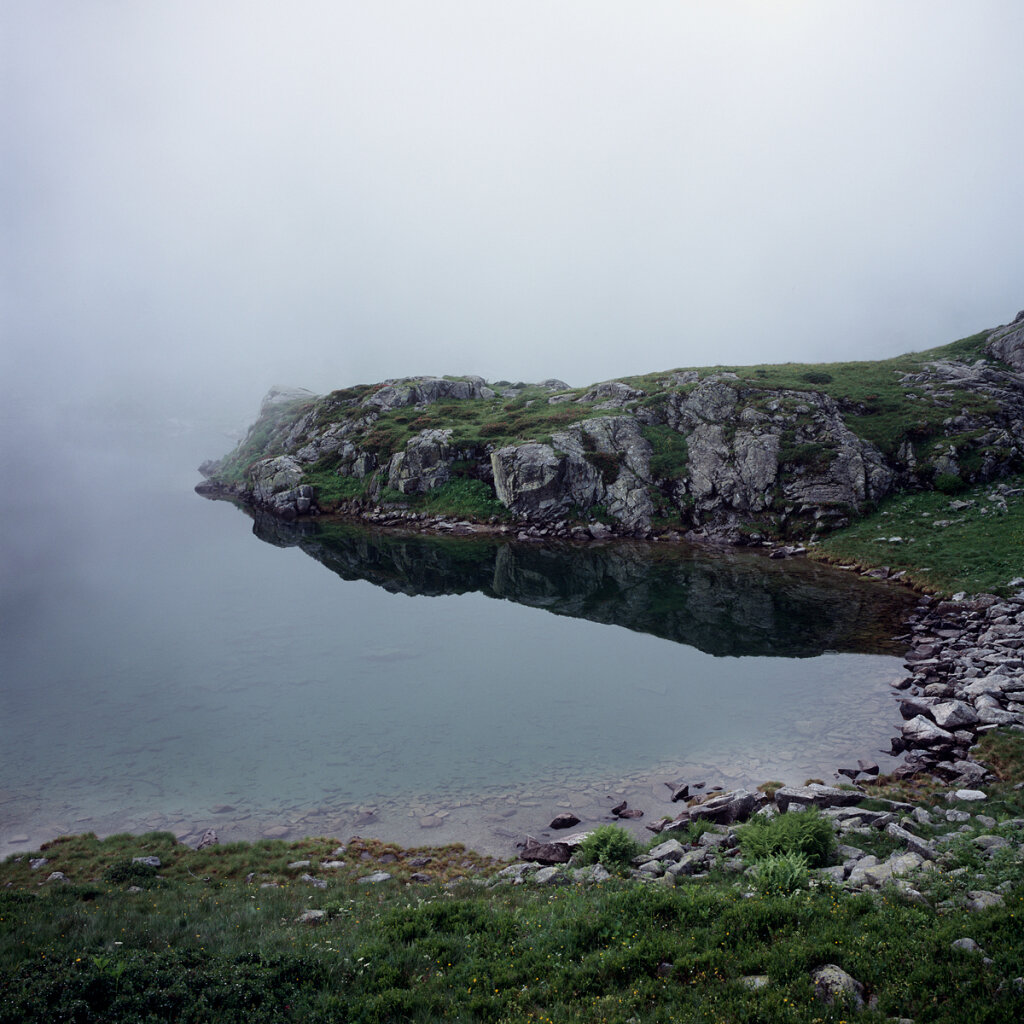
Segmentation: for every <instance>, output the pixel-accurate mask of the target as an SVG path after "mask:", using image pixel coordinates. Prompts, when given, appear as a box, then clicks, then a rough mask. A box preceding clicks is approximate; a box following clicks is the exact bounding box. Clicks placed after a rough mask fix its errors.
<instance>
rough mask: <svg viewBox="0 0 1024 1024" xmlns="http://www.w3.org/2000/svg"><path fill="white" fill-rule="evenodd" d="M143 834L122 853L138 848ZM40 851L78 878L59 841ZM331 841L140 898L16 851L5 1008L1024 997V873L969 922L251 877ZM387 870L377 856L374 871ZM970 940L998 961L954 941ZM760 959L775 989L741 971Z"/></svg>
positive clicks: (829, 892)
mask: <svg viewBox="0 0 1024 1024" xmlns="http://www.w3.org/2000/svg"><path fill="white" fill-rule="evenodd" d="M94 842H95V841H94ZM127 842H128V841H127V840H125V839H122V840H120V841H119V842H118V843H116V844H112V847H113V846H117V847H118V850H117V851H116V852H117V853H118V854H122V855H123V854H124V853H125V850H126V845H127ZM154 843H155V844H156V845H157V846H159V847H160V849H161V850H163V851H165V852H166V849H167V846H166V840H164V839H156V840H154V839H152V838H151V837H150V838H149V839H148V840H147V837H142V841H140V845H139V849H140V851H141V850H142V849H144V848H150V847H152V846H153V844H154ZM65 845H68V846H70V845H71V844H70V843H68V844H65ZM45 852H46V853H47V854H49V855H53V857H54V864H55V865H60V866H62V868H63V869H64V870H65V871H66V872H67V873H68V874H69V875H72V877H75V878H76V879H77V878H78V877H79V876H80V874H81V870H80V865H79V864H78V862H77V861H76V860H75V859H74V858H73V857H70V856H67V857H64V858H63V859H62V858H61V851H60V848H59V847H58V848H51V849H50V850H47V851H45ZM111 852H114V851H113V849H111ZM129 852H134V851H129ZM319 852H320V849H317V850H315V851H311V850H310V849H309V848H308V847H305V848H303V847H302V846H301V845H298V846H295V847H292V848H290V849H288V850H287V851H285V850H284V849H283V848H280V847H271V848H269V849H266V850H263V849H261V847H260V845H259V844H257V846H256V847H253V848H250V849H249V850H248V851H243V850H240V849H233V850H232V851H230V852H229V853H228V854H227V855H225V856H224V857H223V861H224V862H225V863H227V862H231V863H233V864H235V865H236V867H235V870H233V871H231V872H229V873H226V874H225V875H224V876H222V877H212V876H211V874H210V870H211V868H210V864H212V863H213V862H214V861H215V860H216V858H213V857H212V856H211V857H210V858H208V860H207V862H206V865H205V871H206V873H205V874H203V865H201V864H200V863H199V862H198V861H197V860H195V859H194V858H198V857H199V855H197V854H182V855H181V857H180V858H179V859H180V860H182V861H184V862H187V863H190V864H193V865H194V866H196V867H200V868H201V870H200V871H193V873H192V874H187V873H185V872H183V871H181V870H179V869H178V865H177V864H175V865H172V866H171V867H170V868H169V869H168V870H167V871H163V870H162V871H161V874H165V875H166V878H165V880H164V881H163V882H162V883H161V884H160V885H158V886H155V887H153V888H149V889H146V890H145V891H143V892H141V893H128V892H127V889H126V887H125V886H112V885H110V884H108V883H104V882H102V880H98V881H89V880H88V879H85V880H82V881H76V882H75V883H74V884H72V885H65V886H57V885H54V884H53V883H47V884H45V885H43V886H39V885H38V884H37V883H38V880H37V879H35V878H32V879H31V880H26V879H25V877H24V873H23V872H20V870H18V869H20V868H21V865H20V864H12V863H11V862H10V861H8V862H7V863H5V864H4V865H2V866H0V877H2V878H7V879H8V880H12V879H11V878H10V876H12V875H14V876H15V877H14V878H13V880H12V881H13V884H12V885H11V886H10V887H7V888H3V889H0V977H2V979H3V981H2V988H0V1022H2V1024H14V1022H18V1024H30V1022H34V1021H56V1020H73V1021H82V1022H100V1021H103V1022H106V1021H110V1022H113V1021H126V1020H139V1021H200V1020H204V1021H205V1020H216V1021H218V1022H221V1021H223V1022H235V1021H237V1022H243V1021H244V1022H246V1024H261V1022H271V1021H287V1020H294V1021H300V1020H301V1021H310V1022H327V1021H360V1022H361V1021H372V1022H386V1021H400V1020H401V1021H404V1020H409V1021H437V1020H442V1019H444V1020H453V1021H494V1022H503V1021H509V1022H511V1021H546V1022H552V1021H587V1022H590V1021H593V1022H599V1021H616V1022H619V1024H627V1022H628V1021H630V1020H631V1019H636V1020H640V1021H665V1022H669V1021H680V1022H683V1021H686V1022H690V1021H707V1022H709V1024H710V1022H717V1021H723V1020H728V1021H791V1022H794V1024H822V1022H824V1021H829V1022H833V1024H838V1022H839V1021H840V1020H851V1019H857V1020H863V1021H870V1022H878V1024H880V1022H881V1021H884V1020H885V1019H886V1017H893V1016H902V1017H911V1018H913V1019H915V1020H918V1021H922V1022H924V1021H933V1022H935V1021H950V1022H956V1024H961V1022H967V1024H974V1022H1000V1024H1001V1022H1004V1021H1007V1020H1015V1019H1019V1017H1020V1014H1021V1012H1022V1011H1024V996H1022V995H1021V993H1019V992H1018V991H1016V990H1015V989H1014V987H1013V986H1012V985H1008V984H1004V981H1005V980H1006V979H1008V978H1014V977H1018V976H1020V975H1022V974H1024V942H1022V940H1021V931H1020V927H1019V915H1020V913H1021V912H1022V911H1024V887H1022V885H1021V879H1020V877H1019V867H1018V874H1017V875H1016V876H1015V879H1016V880H1015V881H1013V882H1012V884H1013V889H1012V892H1011V893H1010V895H1009V897H1008V898H1007V902H1006V905H1005V906H1004V907H1000V908H994V909H992V910H988V911H985V912H984V913H982V914H977V915H970V918H969V919H968V915H967V914H966V913H965V912H962V911H955V910H952V911H948V912H943V913H939V912H937V911H935V910H932V909H930V908H928V907H923V906H918V905H914V904H911V903H908V902H904V901H903V900H901V899H900V898H899V897H898V896H896V895H895V894H893V893H890V894H883V895H881V896H878V897H875V896H870V895H849V894H845V893H842V892H840V891H838V890H835V889H832V888H830V887H827V886H825V887H820V888H817V889H814V890H807V889H801V891H799V892H796V893H792V892H789V893H787V894H780V893H775V892H769V893H762V892H755V893H754V895H752V896H744V895H743V891H742V890H743V888H744V886H743V885H742V883H740V884H737V883H726V882H723V881H715V880H709V881H687V882H684V883H683V884H681V885H680V887H678V888H676V889H669V888H665V887H662V886H660V885H641V884H637V883H634V882H617V881H611V882H606V883H603V884H602V885H599V886H592V887H589V888H583V887H579V886H572V887H568V888H560V889H553V890H538V889H533V888H531V887H530V886H521V887H512V886H508V885H505V886H499V887H495V888H492V889H478V888H476V887H474V886H473V885H472V884H470V883H466V884H465V885H464V886H463V887H462V888H457V889H454V890H446V889H442V888H440V887H439V886H438V885H436V884H426V885H414V886H412V887H407V886H406V885H404V884H402V883H400V882H398V883H396V882H389V883H385V884H383V885H381V886H373V887H369V888H368V887H366V886H359V885H356V884H354V883H353V881H352V875H353V874H354V873H355V872H348V873H346V876H345V877H344V878H342V879H341V880H338V881H332V882H331V884H330V887H329V889H328V890H327V891H326V892H321V891H318V890H311V889H310V888H309V887H308V886H306V885H305V884H303V883H301V882H298V881H296V876H297V874H298V871H292V872H291V877H290V878H288V879H287V880H283V883H282V884H281V885H280V886H279V887H278V888H274V889H260V888H258V886H257V885H256V884H246V883H245V882H244V880H243V879H242V878H240V877H239V875H238V872H239V871H240V870H241V868H240V867H238V864H239V863H240V861H242V860H244V861H245V862H246V866H252V867H254V870H257V871H258V870H259V869H260V864H259V861H260V857H261V854H266V855H267V856H268V857H269V859H270V861H272V862H273V863H272V869H273V870H272V871H271V873H272V874H274V875H275V876H276V877H282V876H283V874H284V871H282V869H281V867H280V865H279V864H278V861H279V859H280V857H295V858H298V857H299V856H300V855H301V854H302V853H306V854H309V853H313V854H314V855H315V854H316V853H319ZM79 853H81V854H85V853H86V851H85V850H84V849H80V850H79ZM279 854H280V856H279ZM321 855H322V854H321ZM459 856H462V854H459ZM379 866H380V865H379V864H378V863H376V862H375V861H360V862H359V873H368V872H369V871H371V870H373V869H374V868H377V867H379ZM99 867H100V861H97V863H96V864H95V868H99ZM385 867H387V869H388V870H391V869H392V868H393V865H385ZM49 868H50V865H47V868H46V870H49ZM314 873H317V872H316V871H315V869H314ZM310 908H317V909H324V910H325V911H326V913H327V917H326V921H325V923H323V924H321V925H319V926H309V925H302V924H299V923H297V922H296V918H297V917H298V916H299V914H301V913H302V912H303V911H305V910H308V909H310ZM965 934H970V935H971V936H972V937H973V938H974V939H975V940H976V941H977V942H978V943H979V944H980V945H981V946H982V947H983V948H984V949H985V950H986V952H987V953H988V955H989V956H991V957H992V958H993V961H994V962H993V963H992V964H991V965H989V966H985V965H982V964H981V962H980V960H979V959H978V958H975V957H970V956H966V955H964V954H962V953H960V952H959V951H957V950H953V949H952V948H951V943H952V941H953V940H954V939H956V938H960V937H961V936H963V935H965ZM824 963H835V964H838V965H840V966H841V967H843V968H844V969H845V970H846V971H848V972H849V973H850V974H852V975H853V976H854V977H856V978H857V979H858V980H860V981H861V982H862V983H863V984H864V985H866V986H867V989H868V992H869V994H870V995H871V996H873V997H875V998H876V999H877V1009H876V1010H874V1011H868V1012H866V1013H863V1014H861V1015H859V1016H857V1017H855V1018H854V1017H853V1016H851V1015H850V1014H848V1013H846V1012H845V1011H844V1010H843V1008H841V1007H836V1008H828V1007H825V1006H823V1005H822V1004H821V1003H819V1002H818V1001H817V1000H816V999H815V998H814V996H813V993H812V990H811V985H810V982H809V973H810V971H811V970H812V969H813V968H815V967H817V966H820V965H821V964H824ZM754 974H765V975H767V976H768V977H769V979H770V982H769V984H768V986H767V987H765V988H763V989H760V990H758V991H751V990H750V989H748V988H747V987H745V986H744V985H743V984H742V983H741V981H740V979H741V978H743V977H744V976H747V975H754Z"/></svg>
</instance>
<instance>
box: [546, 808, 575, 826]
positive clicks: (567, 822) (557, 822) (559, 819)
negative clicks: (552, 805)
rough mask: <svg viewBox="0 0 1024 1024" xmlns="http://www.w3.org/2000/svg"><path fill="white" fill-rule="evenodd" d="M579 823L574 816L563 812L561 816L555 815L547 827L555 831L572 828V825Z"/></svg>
mask: <svg viewBox="0 0 1024 1024" xmlns="http://www.w3.org/2000/svg"><path fill="white" fill-rule="evenodd" d="M579 823H580V819H579V818H577V817H576V815H575V814H570V813H569V812H568V811H565V812H564V813H562V814H556V815H555V817H554V818H553V819H552V821H551V824H550V825H549V826H548V827H549V828H556V829H561V828H572V827H573V825H578V824H579Z"/></svg>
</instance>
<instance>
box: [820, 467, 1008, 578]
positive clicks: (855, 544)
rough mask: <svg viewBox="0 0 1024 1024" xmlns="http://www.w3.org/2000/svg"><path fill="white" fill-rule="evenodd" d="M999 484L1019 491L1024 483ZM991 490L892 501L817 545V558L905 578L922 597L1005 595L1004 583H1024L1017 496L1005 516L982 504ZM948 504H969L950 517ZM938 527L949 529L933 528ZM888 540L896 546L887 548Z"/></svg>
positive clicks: (935, 493) (928, 493)
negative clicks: (1020, 579)
mask: <svg viewBox="0 0 1024 1024" xmlns="http://www.w3.org/2000/svg"><path fill="white" fill-rule="evenodd" d="M1002 482H1003V483H1005V484H1007V485H1008V486H1009V487H1011V488H1012V489H1016V488H1019V487H1024V475H1021V476H1015V477H1007V478H1006V479H1005V480H1004V481H1002ZM993 487H994V485H992V484H989V485H984V486H981V487H974V488H967V489H965V490H964V491H963V492H962V493H960V494H957V495H955V496H951V495H949V494H944V493H942V492H938V491H922V492H920V493H917V494H906V493H905V494H900V495H897V496H896V497H894V498H891V499H889V500H888V501H886V502H885V503H883V504H882V506H881V507H880V508H879V510H878V511H877V512H876V513H874V514H873V515H871V516H868V517H867V518H866V519H862V520H860V521H859V522H856V523H853V524H852V525H850V526H848V527H846V528H844V529H842V530H838V531H837V532H835V533H832V534H830V535H829V536H828V537H826V538H824V539H823V540H822V541H821V542H820V543H819V545H818V548H817V550H818V552H819V553H820V554H821V555H822V556H823V557H825V558H826V559H828V560H830V561H834V562H840V563H846V564H857V565H860V566H863V567H865V568H872V567H878V566H883V565H884V566H888V567H889V568H890V569H891V570H892V571H893V572H898V571H904V572H906V574H907V576H906V578H907V579H908V581H910V582H913V583H914V584H916V585H917V586H919V587H921V588H923V589H926V590H931V591H937V592H940V593H946V594H951V593H955V592H956V591H961V590H962V591H966V592H967V593H971V594H975V593H983V592H988V593H997V594H1006V593H1008V591H1009V587H1008V583H1009V581H1010V580H1011V579H1013V578H1015V577H1018V576H1024V496H1016V497H1008V498H1006V509H1007V510H1006V512H1005V513H1004V512H1001V511H999V510H998V508H997V505H996V503H993V502H991V501H989V500H988V495H989V494H990V493H992V492H993ZM953 501H973V502H974V503H975V504H974V506H973V507H971V508H968V509H963V510H954V509H952V508H951V507H950V503H951V502H953ZM982 509H986V510H987V511H986V512H984V513H983V512H982ZM943 521H948V522H949V523H950V525H948V526H944V527H943V526H936V525H935V523H936V522H943ZM890 537H900V538H902V543H899V544H894V543H890V541H889V539H888V538H890Z"/></svg>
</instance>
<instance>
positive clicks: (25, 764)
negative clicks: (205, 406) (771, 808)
mask: <svg viewBox="0 0 1024 1024" xmlns="http://www.w3.org/2000/svg"><path fill="white" fill-rule="evenodd" d="M184 440H185V441H187V440H188V438H185V439H184ZM92 454H93V456H94V458H92V459H90V461H89V463H88V464H89V466H90V467H91V470H92V473H91V474H90V475H89V476H88V477H87V478H86V479H82V480H80V481H74V482H75V483H77V484H78V485H79V490H78V494H77V499H76V501H75V502H73V503H69V504H68V505H66V506H65V505H60V504H58V503H55V502H54V501H52V500H49V497H48V495H47V494H46V492H45V488H44V489H43V490H42V491H41V492H39V493H40V494H41V497H40V499H39V500H38V501H37V502H36V504H35V506H34V507H33V508H32V509H31V510H30V512H31V515H30V516H29V515H28V510H24V509H22V510H21V512H20V513H19V514H21V515H23V516H25V518H24V520H23V521H24V524H25V535H24V543H23V544H21V545H20V546H19V547H18V549H17V550H16V551H15V552H14V554H13V555H12V554H11V553H10V552H8V558H9V561H10V562H11V564H13V565H14V567H15V570H16V571H15V572H14V573H13V574H9V575H8V576H7V578H6V580H5V584H4V595H3V598H4V603H3V608H4V612H5V614H4V617H3V626H2V631H3V634H2V658H3V664H4V666H5V671H4V682H3V684H2V687H0V713H2V724H0V741H2V742H0V855H2V854H5V853H8V852H11V851H13V850H17V849H24V848H28V847H29V846H35V845H38V843H39V842H40V841H42V840H45V839H46V838H50V837H52V836H53V835H56V834H59V833H62V832H67V831H89V830H93V831H96V832H98V833H101V834H103V833H107V832H111V831H120V830H131V831H137V830H146V829H155V828H159V829H170V830H171V831H174V832H176V833H177V834H179V835H181V836H183V837H186V838H189V837H196V836H197V835H198V834H200V833H201V832H202V831H203V830H204V829H206V828H208V827H214V828H216V829H217V830H218V832H219V834H220V836H221V838H222V839H230V838H253V837H257V836H260V835H265V834H267V833H268V831H273V830H277V831H278V832H285V831H286V832H287V834H289V835H303V834H330V835H337V836H339V837H340V838H343V839H344V838H347V837H348V836H350V835H352V834H354V833H357V832H358V833H360V834H363V835H375V836H378V837H380V838H382V839H388V840H394V841H397V842H401V843H404V844H408V845H415V844H420V843H435V842H442V841H454V840H459V841H464V842H466V843H467V844H469V845H472V846H474V847H476V848H478V849H481V850H485V851H490V852H495V853H510V852H512V850H513V847H512V841H513V839H514V838H515V837H517V836H519V835H521V834H522V832H524V831H530V832H533V833H537V832H540V831H542V830H543V827H544V825H545V824H546V823H547V821H548V820H550V818H551V817H552V816H553V814H554V813H557V812H558V811H560V810H563V809H567V808H571V809H573V810H574V811H575V812H576V813H577V814H578V815H579V816H580V817H581V818H583V819H584V821H585V822H591V821H596V820H601V819H602V817H603V816H606V815H607V812H608V808H609V806H610V805H611V804H612V803H613V802H618V801H619V800H620V799H621V798H622V797H623V796H624V797H626V799H628V801H629V803H630V806H635V807H639V808H641V809H643V810H644V811H645V820H649V819H650V818H651V817H656V816H659V815H661V814H664V813H670V812H671V810H672V805H670V804H668V803H667V797H668V793H669V790H668V787H667V786H666V785H665V783H666V782H674V781H680V780H689V781H691V782H698V781H705V782H706V783H707V784H708V785H716V784H720V785H729V784H732V783H739V782H743V783H754V784H756V783H758V782H761V781H764V780H766V779H769V778H778V779H783V780H785V781H789V782H798V783H799V782H803V781H804V779H805V778H808V777H821V778H826V779H829V778H831V776H832V773H833V772H834V770H835V768H836V767H838V766H840V765H844V764H849V763H851V762H852V761H854V760H855V759H856V758H857V757H864V756H867V755H873V754H874V752H875V751H876V750H877V749H879V748H881V747H887V746H888V737H889V736H890V735H892V734H893V732H894V729H895V726H896V724H897V723H898V721H899V716H898V713H897V710H896V706H895V702H894V701H893V699H892V696H891V691H890V687H889V683H890V681H892V680H893V679H894V678H896V677H897V676H898V675H899V674H900V670H901V665H900V660H899V659H898V658H897V657H896V656H895V648H893V647H892V645H888V650H889V651H890V653H888V654H879V653H870V652H877V651H879V650H886V649H887V648H886V644H885V643H884V640H885V637H886V636H888V635H891V633H892V632H893V629H894V627H895V623H896V620H897V618H898V614H899V610H900V608H902V607H904V606H905V604H906V600H907V598H906V595H904V594H902V593H901V592H899V591H896V590H891V589H890V588H887V587H879V586H878V585H877V584H866V583H863V582H862V581H859V580H855V579H851V578H850V577H849V576H848V575H845V574H842V573H839V572H835V571H829V570H825V569H823V568H821V567H818V566H811V565H808V564H807V563H786V564H780V563H775V562H769V561H768V560H766V559H763V558H753V557H751V556H745V555H739V554H735V553H725V554H721V555H715V554H707V553H703V552H699V551H695V550H691V549H676V550H673V551H667V550H661V549H652V548H651V547H650V546H646V545H636V546H630V545H614V546H609V547H605V548H593V547H592V548H586V549H582V550H573V549H570V548H564V549H538V548H528V547H524V546H521V545H510V544H507V543H492V542H479V541H469V542H467V541H461V540H460V541H456V540H449V541H447V542H441V541H437V540H431V539H423V538H415V537H396V536H394V535H387V534H384V535H382V534H373V533H370V532H368V531H365V530H359V529H354V528H350V527H346V526H343V525H337V526H333V527H331V528H330V529H327V530H324V529H318V530H316V531H310V530H309V529H308V528H307V529H305V530H304V529H298V530H296V529H288V528H284V527H282V526H281V525H280V524H277V523H275V522H273V521H269V522H268V521H266V520H259V521H257V522H256V524H255V532H256V534H257V537H259V538H261V539H262V540H265V541H268V542H269V543H263V542H261V540H260V539H257V538H256V537H254V536H253V523H252V521H251V520H250V519H249V518H248V517H247V516H246V515H245V514H243V513H242V512H241V511H239V510H238V509H237V508H235V507H233V506H232V505H230V504H228V503H225V502H211V501H207V500H204V499H202V498H200V497H198V496H197V495H195V494H194V493H192V491H191V484H192V483H194V482H195V474H194V471H192V469H191V466H192V465H194V464H195V463H197V462H198V461H200V459H201V458H202V457H203V456H204V455H206V454H208V453H207V452H206V451H204V450H199V451H196V450H194V449H190V448H189V446H188V444H185V443H180V442H179V443H174V444H172V443H170V442H168V443H167V444H165V445H163V446H162V447H160V448H159V457H158V458H155V457H154V454H153V449H152V448H150V449H143V450H140V451H139V452H136V453H134V454H132V453H126V452H120V451H118V450H116V448H114V449H110V448H104V449H103V451H102V460H105V462H104V463H103V464H104V466H105V469H104V472H102V473H96V470H95V466H96V464H97V463H96V458H95V457H99V456H98V455H97V453H96V452H93V453H92ZM102 460H101V461H102ZM111 480H120V481H122V482H123V485H124V491H123V493H124V495H125V497H124V499H123V500H121V501H118V502H117V503H116V504H114V503H111V502H109V501H105V500H104V499H107V498H108V496H109V493H110V489H109V485H110V481H111ZM8 511H9V510H8ZM307 555H311V556H312V557H307ZM427 594H430V595H432V596H425V595H427ZM880 595H888V596H887V597H885V598H884V599H882V600H880V599H879V598H880ZM551 612H554V613H555V614H551ZM837 652H842V653H837ZM883 760H884V759H883ZM23 836H27V837H28V838H27V839H24V840H23V839H21V837H23Z"/></svg>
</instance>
